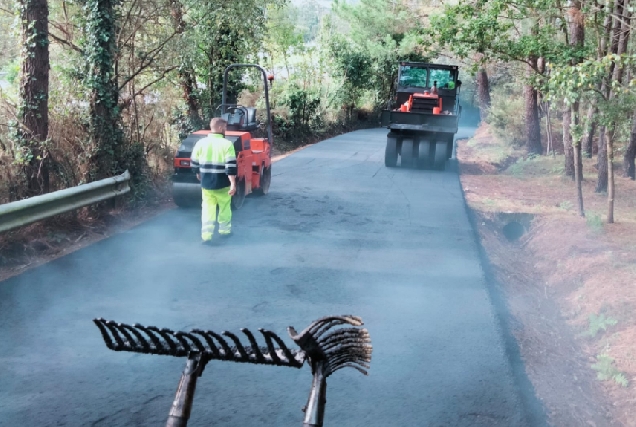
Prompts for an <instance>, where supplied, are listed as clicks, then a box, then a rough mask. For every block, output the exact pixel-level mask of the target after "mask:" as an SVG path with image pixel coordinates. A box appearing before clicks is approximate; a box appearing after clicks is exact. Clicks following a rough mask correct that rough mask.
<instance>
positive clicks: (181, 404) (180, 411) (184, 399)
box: [166, 357, 201, 427]
mask: <svg viewBox="0 0 636 427" xmlns="http://www.w3.org/2000/svg"><path fill="white" fill-rule="evenodd" d="M200 366H201V360H200V358H199V357H188V362H187V363H186V367H185V369H184V370H183V374H181V379H180V380H179V386H178V387H177V393H176V394H175V396H174V401H173V402H172V407H171V408H170V414H169V415H168V421H166V427H187V425H188V420H189V419H190V411H191V409H192V401H193V400H194V392H195V390H196V387H197V378H198V377H199V374H200V369H199V367H200Z"/></svg>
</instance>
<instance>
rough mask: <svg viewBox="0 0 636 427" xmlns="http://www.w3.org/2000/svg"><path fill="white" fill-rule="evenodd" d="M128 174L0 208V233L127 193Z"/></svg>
mask: <svg viewBox="0 0 636 427" xmlns="http://www.w3.org/2000/svg"><path fill="white" fill-rule="evenodd" d="M129 181H130V173H129V172H128V171H126V172H124V173H123V174H121V175H117V176H114V177H112V178H105V179H102V180H99V181H95V182H91V183H89V184H82V185H78V186H77V187H71V188H66V189H64V190H59V191H55V192H53V193H49V194H43V195H41V196H35V197H31V198H28V199H24V200H19V201H17V202H11V203H6V204H4V205H0V232H3V231H7V230H11V229H13V228H17V227H22V226H25V225H28V224H31V223H33V222H36V221H40V220H42V219H46V218H50V217H52V216H55V215H58V214H61V213H64V212H69V211H72V210H74V209H78V208H81V207H84V206H88V205H92V204H94V203H97V202H101V201H104V200H108V199H112V198H113V197H117V196H121V195H122V194H126V193H128V192H129V191H130V186H129Z"/></svg>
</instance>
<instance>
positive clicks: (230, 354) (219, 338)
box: [205, 331, 236, 359]
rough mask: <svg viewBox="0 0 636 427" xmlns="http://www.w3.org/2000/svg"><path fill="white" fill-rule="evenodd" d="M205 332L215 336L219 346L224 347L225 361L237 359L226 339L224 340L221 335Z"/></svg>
mask: <svg viewBox="0 0 636 427" xmlns="http://www.w3.org/2000/svg"><path fill="white" fill-rule="evenodd" d="M205 332H206V333H207V334H209V335H210V336H213V337H214V338H216V340H217V341H218V342H219V344H221V347H223V352H224V353H225V359H235V358H236V356H235V355H234V351H232V349H231V348H230V346H229V344H228V343H227V341H225V338H223V337H222V336H221V335H219V334H217V333H216V332H214V331H205Z"/></svg>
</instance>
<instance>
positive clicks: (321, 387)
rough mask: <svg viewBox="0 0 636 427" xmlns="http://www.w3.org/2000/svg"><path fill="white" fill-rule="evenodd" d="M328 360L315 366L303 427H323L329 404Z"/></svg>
mask: <svg viewBox="0 0 636 427" xmlns="http://www.w3.org/2000/svg"><path fill="white" fill-rule="evenodd" d="M326 363H327V361H326V360H319V361H316V362H315V363H312V365H313V372H314V377H313V380H312V382H311V391H310V392H309V400H308V401H307V406H306V407H305V419H304V420H303V427H322V423H323V419H324V417H325V406H326V404H327V375H326V374H325V373H326V370H327V366H326Z"/></svg>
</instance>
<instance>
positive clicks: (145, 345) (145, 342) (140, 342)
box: [119, 323, 150, 352]
mask: <svg viewBox="0 0 636 427" xmlns="http://www.w3.org/2000/svg"><path fill="white" fill-rule="evenodd" d="M119 327H120V329H121V330H122V331H123V330H128V331H130V332H132V334H133V335H134V336H135V338H137V339H136V340H134V341H132V337H131V341H132V342H133V343H135V344H137V345H138V346H139V345H140V346H141V347H142V348H143V350H144V352H148V351H150V344H149V343H148V340H147V339H146V338H145V337H144V336H143V335H141V334H140V333H139V331H138V330H137V329H135V328H134V327H133V326H130V325H127V324H125V323H120V324H119Z"/></svg>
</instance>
